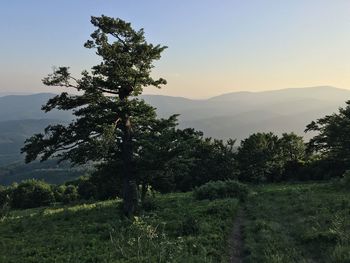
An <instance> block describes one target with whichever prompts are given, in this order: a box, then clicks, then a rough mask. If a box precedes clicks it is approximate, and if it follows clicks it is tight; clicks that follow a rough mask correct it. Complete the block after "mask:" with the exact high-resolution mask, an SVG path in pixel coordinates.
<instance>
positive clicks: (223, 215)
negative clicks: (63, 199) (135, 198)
mask: <svg viewBox="0 0 350 263" xmlns="http://www.w3.org/2000/svg"><path fill="white" fill-rule="evenodd" d="M120 204H121V202H120V200H110V201H104V202H96V203H88V204H80V205H70V206H58V207H47V208H39V209H29V210H23V211H12V212H10V214H9V215H8V216H7V217H5V218H3V219H2V220H0V236H1V242H0V262H6V263H17V262H26V263H36V262H42V263H44V262H48V263H49V262H50V263H51V262H57V263H68V262H71V263H79V262H108V263H113V262H120V263H122V262H124V263H127V262H129V263H131V262H138V263H142V262H145V263H146V262H147V263H148V262H164V263H165V262H174V263H175V262H227V258H228V254H229V253H228V252H229V251H228V247H227V245H226V239H227V236H228V235H229V231H230V229H231V226H232V220H233V218H234V216H235V213H236V209H237V206H238V200H237V199H234V198H232V199H222V200H214V201H209V200H203V201H198V200H195V199H194V198H193V197H192V194H191V193H178V194H167V195H161V196H157V197H156V198H155V199H153V200H152V202H150V203H149V206H148V208H147V210H146V211H144V212H143V215H140V216H139V217H137V218H136V219H135V221H134V222H131V221H130V220H128V219H126V218H125V217H123V216H122V215H121V211H120ZM0 219H1V218H0Z"/></svg>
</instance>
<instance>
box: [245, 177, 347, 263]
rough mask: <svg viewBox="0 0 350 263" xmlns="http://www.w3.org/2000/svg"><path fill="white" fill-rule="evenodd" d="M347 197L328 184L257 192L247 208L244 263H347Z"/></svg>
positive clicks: (268, 187)
mask: <svg viewBox="0 0 350 263" xmlns="http://www.w3.org/2000/svg"><path fill="white" fill-rule="evenodd" d="M349 218H350V191H349V189H346V188H344V187H341V186H339V185H338V186H337V185H333V184H331V183H327V184H320V183H318V184H317V183H315V184H292V185H290V184H289V185H288V184H282V185H269V186H264V187H258V188H257V189H256V193H255V194H254V195H252V196H251V197H250V199H249V201H248V202H247V212H246V222H245V231H244V233H245V248H246V251H248V255H246V262H260V263H263V262H266V263H272V262H283V263H288V262H325V263H326V262H327V263H331V262H334V263H336V262H339V263H346V262H350V220H349Z"/></svg>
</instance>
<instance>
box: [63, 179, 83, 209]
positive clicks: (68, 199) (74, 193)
mask: <svg viewBox="0 0 350 263" xmlns="http://www.w3.org/2000/svg"><path fill="white" fill-rule="evenodd" d="M78 199H79V193H78V188H77V187H76V186H75V185H71V184H70V185H67V186H66V187H65V189H64V192H63V200H62V201H63V203H65V204H68V203H72V202H75V201H77V200H78Z"/></svg>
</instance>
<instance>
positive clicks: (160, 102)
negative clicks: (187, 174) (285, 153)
mask: <svg viewBox="0 0 350 263" xmlns="http://www.w3.org/2000/svg"><path fill="white" fill-rule="evenodd" d="M54 95H55V94H50V93H40V94H33V95H12V96H4V97H0V166H1V165H2V164H7V163H10V162H12V161H14V160H18V158H21V156H20V154H19V149H20V148H21V147H22V145H23V141H24V140H25V138H28V137H29V136H30V135H32V134H33V133H36V132H40V131H42V130H43V129H44V127H46V126H47V125H48V124H51V123H57V122H68V121H70V120H71V119H72V116H71V112H66V111H63V112H61V111H53V112H51V113H48V114H45V113H44V112H42V111H41V110H40V108H41V105H43V104H45V102H46V101H47V100H48V99H49V98H51V97H53V96H54ZM142 98H143V99H144V100H145V101H146V102H148V103H150V104H151V105H153V106H154V107H156V108H157V112H158V114H159V116H161V117H167V116H169V115H171V114H175V113H177V114H180V117H179V125H180V127H182V128H186V127H193V128H195V129H198V130H202V131H203V132H204V134H205V135H206V136H210V137H214V138H221V139H228V138H235V139H238V140H242V139H244V138H246V137H247V136H249V135H250V134H252V133H254V132H258V131H273V132H275V133H277V134H281V133H283V132H291V131H294V132H296V133H297V134H300V135H303V136H305V137H306V138H309V137H310V136H311V135H310V134H307V135H305V134H304V132H303V131H304V129H305V127H306V125H307V124H308V123H310V122H311V121H312V120H315V119H317V118H320V117H323V116H324V115H326V114H331V113H333V112H336V111H337V109H338V108H339V107H341V106H344V105H345V101H346V100H348V99H350V90H345V89H338V88H335V87H329V86H321V87H310V88H293V89H282V90H273V91H263V92H233V93H228V94H223V95H220V96H216V97H213V98H210V99H205V100H192V99H187V98H182V97H171V96H160V95H143V96H142Z"/></svg>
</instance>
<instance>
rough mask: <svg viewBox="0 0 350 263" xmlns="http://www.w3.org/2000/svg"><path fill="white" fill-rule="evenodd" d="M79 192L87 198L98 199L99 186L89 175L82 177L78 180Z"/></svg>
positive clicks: (82, 196)
mask: <svg viewBox="0 0 350 263" xmlns="http://www.w3.org/2000/svg"><path fill="white" fill-rule="evenodd" d="M78 193H79V196H80V197H81V198H83V199H85V200H90V199H96V197H97V187H96V185H95V184H94V183H93V182H91V180H90V178H89V177H81V178H79V181H78Z"/></svg>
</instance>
